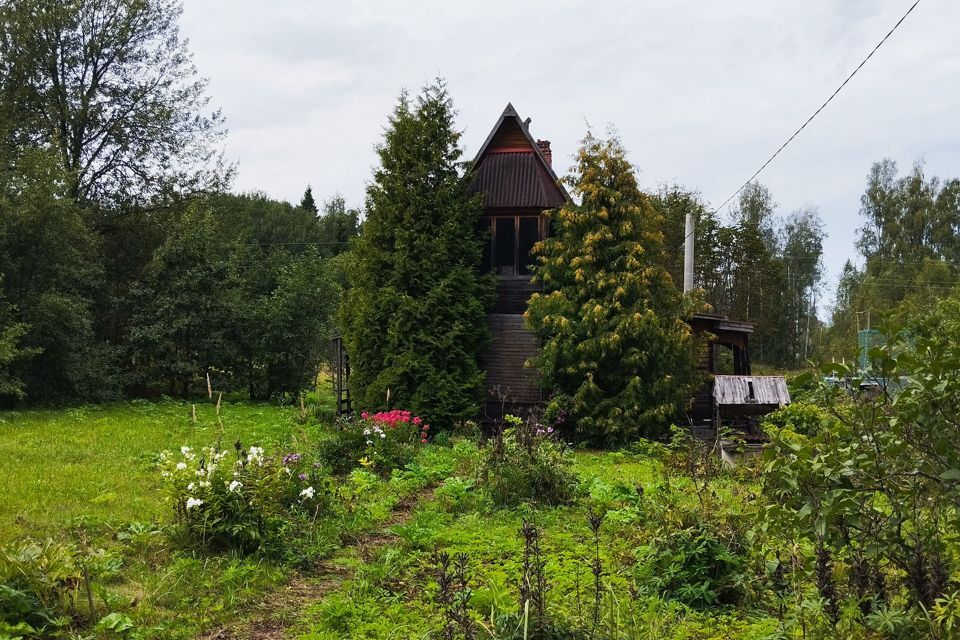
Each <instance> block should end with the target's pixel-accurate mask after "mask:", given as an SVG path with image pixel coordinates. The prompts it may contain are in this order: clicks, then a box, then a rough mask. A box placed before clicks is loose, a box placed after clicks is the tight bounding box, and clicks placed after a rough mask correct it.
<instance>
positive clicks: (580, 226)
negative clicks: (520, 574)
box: [526, 134, 697, 443]
mask: <svg viewBox="0 0 960 640" xmlns="http://www.w3.org/2000/svg"><path fill="white" fill-rule="evenodd" d="M574 171H575V175H574V177H573V178H572V179H571V181H570V184H571V186H572V187H573V190H574V193H575V194H576V195H577V196H579V197H580V200H581V202H580V204H573V203H568V204H566V205H565V206H564V207H562V208H561V209H559V210H557V211H553V212H551V213H549V214H548V215H549V216H550V220H551V223H552V225H553V229H554V232H555V233H554V235H553V236H551V237H550V238H548V239H546V240H545V241H543V242H542V243H539V244H538V245H537V248H536V252H537V254H538V255H539V264H538V266H537V267H536V269H535V271H536V279H537V280H539V281H540V282H542V283H543V286H544V292H543V293H542V294H540V293H536V294H534V295H533V296H532V297H531V299H530V302H529V306H528V310H527V313H526V317H527V323H528V325H529V326H530V327H531V328H532V329H533V330H534V331H535V332H536V333H537V336H538V337H539V338H540V340H541V341H542V347H541V352H540V354H539V356H538V357H537V366H538V368H539V369H540V371H541V372H542V374H543V377H544V383H545V384H546V385H547V386H548V387H550V388H552V389H555V390H556V391H557V392H559V393H562V394H566V395H567V396H569V397H570V398H571V405H572V417H573V418H574V419H575V420H576V423H577V428H578V429H579V430H580V432H581V433H582V435H583V436H584V437H586V438H589V439H590V440H591V441H593V442H599V443H611V442H623V441H626V440H629V439H631V438H634V437H637V436H643V435H648V436H649V435H656V434H659V433H662V431H663V430H664V429H665V428H666V426H667V425H668V424H669V422H670V420H671V419H672V418H673V417H674V416H675V415H676V414H677V413H678V412H679V411H681V410H682V408H683V407H684V403H685V402H686V401H687V400H688V398H689V393H690V391H691V390H692V389H693V387H694V386H695V384H696V377H695V375H694V369H695V367H694V355H695V353H696V348H697V344H696V341H695V340H694V339H693V337H692V335H691V333H690V329H689V327H688V326H687V325H686V324H685V323H684V322H683V320H682V319H681V316H682V315H683V314H684V308H683V304H682V303H683V300H682V297H681V295H680V293H679V292H678V291H677V289H676V287H675V286H674V284H673V281H672V280H671V278H670V275H669V273H668V272H667V270H666V269H665V268H664V267H663V266H662V265H663V236H662V233H661V232H660V230H659V224H660V222H661V218H660V216H659V215H658V214H657V212H656V210H655V209H654V208H653V207H652V206H651V205H650V202H649V199H648V198H647V196H646V195H645V194H643V193H641V192H640V190H639V188H638V187H637V182H636V176H635V175H634V172H633V167H632V166H631V165H630V163H629V161H628V160H627V157H626V150H625V149H624V148H623V146H622V145H621V144H620V142H619V141H618V140H616V139H611V140H598V139H596V138H594V137H593V136H592V135H590V134H588V135H587V137H586V138H585V139H584V140H583V143H582V145H581V147H580V150H579V151H578V153H577V159H576V165H575V167H574Z"/></svg>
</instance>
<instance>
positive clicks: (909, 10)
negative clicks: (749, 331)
mask: <svg viewBox="0 0 960 640" xmlns="http://www.w3.org/2000/svg"><path fill="white" fill-rule="evenodd" d="M918 4H920V0H916V1H915V2H914V3H913V4H912V5H910V8H909V9H907V12H906V13H904V14H903V15H902V16H901V17H900V19H899V20H897V23H896V24H895V25H893V28H892V29H890V31H888V32H887V35H885V36H883V38H882V39H881V40H880V42H878V43H877V45H876V46H875V47H874V48H873V49H872V50H871V51H870V53H868V54H867V57H866V58H864V59H863V60H862V61H861V62H860V64H858V65H857V68H856V69H854V70H853V71H852V72H851V73H850V75H848V76H847V78H846V80H844V81H843V82H842V83H841V84H840V86H839V87H837V89H836V91H834V92H833V93H832V94H830V97H829V98H827V100H826V102H824V103H823V104H822V105H820V108H819V109H817V110H816V111H814V112H813V115H812V116H810V117H809V118H807V121H806V122H804V123H803V124H802V125H800V128H799V129H797V130H796V131H794V132H793V135H792V136H790V137H789V138H787V141H786V142H784V143H783V144H782V145H780V148H779V149H777V150H776V152H774V154H773V155H772V156H770V157H769V158H768V159H767V161H766V162H764V163H763V165H761V167H760V168H759V169H757V170H756V171H755V172H754V174H753V175H752V176H750V179H749V180H747V181H746V182H744V183H743V184H742V185H740V188H739V189H737V190H736V191H734V192H733V194H732V195H731V196H730V197H729V198H727V199H726V200H724V201H723V204H721V205H720V206H719V207H717V208H716V209H714V211H713V212H714V213H717V212H718V211H720V209H723V208H724V207H725V206H727V204H729V203H730V201H731V200H733V199H734V198H736V197H737V196H738V195H739V194H740V192H741V191H743V190H744V188H746V186H747V185H748V184H750V183H751V182H753V180H754V178H756V177H757V176H758V175H760V173H761V172H762V171H763V170H764V169H766V168H767V166H769V165H770V163H771V162H773V161H774V159H775V158H776V157H777V156H778V155H780V152H781V151H783V150H784V149H786V148H787V145H789V144H790V143H791V142H793V140H794V138H796V137H797V136H798V135H800V132H801V131H803V130H804V129H806V128H807V125H808V124H810V123H811V122H813V119H814V118H816V117H817V116H818V115H820V112H821V111H823V110H824V109H825V108H826V106H827V105H828V104H830V102H831V101H833V99H834V98H835V97H837V94H838V93H840V91H841V90H842V89H843V88H844V87H845V86H847V83H848V82H850V80H851V79H852V78H853V76H855V75H857V72H858V71H860V69H862V68H863V65H865V64H866V63H867V61H868V60H869V59H870V58H872V57H873V54H875V53H876V52H877V50H878V49H879V48H880V47H881V46H883V43H884V42H886V41H887V40H888V39H889V38H890V36H892V35H893V32H894V31H896V30H897V29H898V28H899V27H900V25H901V24H903V21H904V20H906V19H907V16H909V15H910V14H911V13H912V12H913V10H914V9H915V8H916V7H917V5H918Z"/></svg>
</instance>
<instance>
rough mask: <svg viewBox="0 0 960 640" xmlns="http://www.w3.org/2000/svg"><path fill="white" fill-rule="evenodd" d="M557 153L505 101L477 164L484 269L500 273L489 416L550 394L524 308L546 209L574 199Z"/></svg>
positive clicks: (474, 176) (487, 363)
mask: <svg viewBox="0 0 960 640" xmlns="http://www.w3.org/2000/svg"><path fill="white" fill-rule="evenodd" d="M552 159H553V158H552V154H551V150H550V142H549V141H548V140H535V139H534V138H533V136H532V135H531V134H530V119H529V118H528V119H526V120H521V119H520V116H519V115H518V114H517V111H516V109H514V108H513V105H512V104H507V107H506V108H505V109H504V110H503V113H502V114H501V115H500V117H499V118H498V119H497V121H496V123H494V125H493V129H491V131H490V134H489V135H488V136H487V139H486V140H485V141H484V143H483V145H482V146H481V147H480V150H479V151H478V152H477V155H476V158H475V159H474V160H473V164H472V170H471V189H472V190H473V191H474V192H475V193H481V194H483V218H482V222H481V229H480V232H481V233H482V234H484V237H486V238H488V242H487V246H486V250H485V253H484V266H483V268H484V269H485V270H487V271H492V272H493V273H495V274H496V275H497V293H496V301H495V302H494V305H493V308H492V309H491V312H490V313H489V314H488V316H487V322H488V325H489V327H490V334H491V341H490V345H489V348H488V349H487V351H486V353H485V354H484V356H483V367H484V370H485V372H486V403H485V408H484V414H485V415H484V418H485V419H488V420H493V419H496V418H499V417H501V416H502V414H503V413H505V412H507V413H510V412H513V413H523V412H525V411H527V410H529V409H531V408H533V407H535V406H537V405H538V404H539V403H541V402H542V401H543V399H544V398H543V390H542V389H541V386H540V384H539V379H538V376H537V373H536V371H535V370H534V369H531V368H529V367H526V366H525V363H526V361H527V360H528V359H529V358H531V357H533V356H535V355H536V353H537V348H538V344H537V339H536V336H535V335H534V334H533V332H531V331H529V330H528V329H526V327H525V326H524V323H523V313H524V311H526V309H527V301H528V300H529V299H530V296H531V295H532V294H533V293H534V291H536V290H537V287H536V285H534V284H533V283H532V282H531V275H532V273H531V265H532V264H533V262H534V258H533V257H532V256H531V249H532V248H533V245H534V244H535V243H536V242H537V241H539V240H541V239H543V238H544V237H546V235H547V233H548V231H549V229H548V225H547V219H546V217H545V216H544V212H545V211H546V210H548V209H555V208H557V207H560V206H562V205H563V204H564V203H565V202H566V201H567V200H568V199H569V196H568V195H567V192H566V190H565V189H564V188H563V185H562V184H561V183H560V179H559V178H558V177H557V174H556V173H555V172H554V170H553V166H552Z"/></svg>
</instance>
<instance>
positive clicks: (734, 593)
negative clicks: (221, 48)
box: [634, 527, 745, 607]
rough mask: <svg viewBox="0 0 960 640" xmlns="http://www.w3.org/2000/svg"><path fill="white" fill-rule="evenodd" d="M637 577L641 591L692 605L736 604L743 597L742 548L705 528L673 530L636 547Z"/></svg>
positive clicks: (635, 572)
mask: <svg viewBox="0 0 960 640" xmlns="http://www.w3.org/2000/svg"><path fill="white" fill-rule="evenodd" d="M636 556H637V565H636V567H635V568H634V576H635V578H636V581H637V585H638V587H639V588H640V590H641V593H646V594H658V595H661V596H663V597H665V598H671V599H675V600H678V601H680V602H683V603H684V604H687V605H690V606H693V607H711V606H716V605H718V604H733V603H736V602H738V601H739V600H740V599H741V598H742V597H743V587H742V584H741V582H742V576H741V571H742V569H743V567H744V564H745V561H744V557H743V552H742V547H741V546H740V545H738V544H735V543H730V542H728V541H723V540H720V539H718V538H717V537H716V536H715V535H713V534H712V533H710V532H709V531H707V530H705V529H703V528H699V527H698V528H694V529H681V530H678V531H673V532H671V533H670V534H668V535H666V536H665V537H663V538H661V539H658V540H656V541H655V542H653V543H651V544H650V545H647V546H643V547H640V548H639V549H637V554H636Z"/></svg>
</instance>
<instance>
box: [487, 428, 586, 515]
mask: <svg viewBox="0 0 960 640" xmlns="http://www.w3.org/2000/svg"><path fill="white" fill-rule="evenodd" d="M506 422H507V424H508V425H510V427H509V428H507V429H502V430H500V431H498V432H497V434H495V436H494V438H493V439H492V440H491V442H490V445H489V447H488V449H487V452H486V459H485V460H484V461H483V464H482V467H481V469H480V485H481V486H482V487H483V489H484V490H485V491H486V492H487V494H488V495H489V496H490V498H491V499H492V500H493V502H494V503H495V504H497V505H499V506H515V505H517V504H520V503H523V502H538V503H542V504H564V503H568V502H571V501H573V498H574V496H575V494H576V491H577V486H578V480H577V475H576V473H575V472H574V470H573V456H572V454H571V453H570V451H569V450H568V449H567V448H566V446H565V445H564V444H563V443H562V442H558V441H557V440H555V439H554V438H553V437H552V435H553V428H552V427H546V428H544V427H542V426H541V425H540V424H539V423H537V422H536V421H535V420H533V419H530V420H527V421H523V420H521V419H520V418H518V417H516V416H507V417H506Z"/></svg>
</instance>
